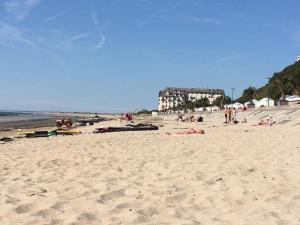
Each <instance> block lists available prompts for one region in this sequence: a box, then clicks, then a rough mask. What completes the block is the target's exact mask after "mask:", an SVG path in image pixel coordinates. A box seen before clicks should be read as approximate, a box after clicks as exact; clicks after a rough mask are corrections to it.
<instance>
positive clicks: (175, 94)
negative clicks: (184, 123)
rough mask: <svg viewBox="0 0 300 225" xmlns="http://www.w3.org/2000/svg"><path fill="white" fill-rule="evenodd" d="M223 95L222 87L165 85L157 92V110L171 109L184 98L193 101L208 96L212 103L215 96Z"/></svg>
mask: <svg viewBox="0 0 300 225" xmlns="http://www.w3.org/2000/svg"><path fill="white" fill-rule="evenodd" d="M223 95H224V90H222V89H209V88H172V87H167V88H165V89H164V90H161V91H160V92H159V99H158V101H159V105H158V110H159V111H162V110H168V109H172V108H174V107H176V106H178V105H179V104H180V103H182V102H183V101H184V100H185V99H187V100H189V101H192V102H194V101H196V100H198V99H201V98H208V100H209V102H210V103H212V102H213V101H214V100H215V99H216V98H217V97H220V96H223Z"/></svg>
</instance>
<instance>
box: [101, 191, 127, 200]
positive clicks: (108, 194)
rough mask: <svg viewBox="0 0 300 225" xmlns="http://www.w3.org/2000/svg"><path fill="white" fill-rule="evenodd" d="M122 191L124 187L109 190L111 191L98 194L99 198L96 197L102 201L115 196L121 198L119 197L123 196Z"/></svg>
mask: <svg viewBox="0 0 300 225" xmlns="http://www.w3.org/2000/svg"><path fill="white" fill-rule="evenodd" d="M124 191H125V190H124V189H120V190H117V191H111V192H108V193H105V194H103V195H101V196H100V199H98V200H97V202H100V203H104V202H107V201H110V200H113V199H115V198H121V197H123V196H125V194H124Z"/></svg>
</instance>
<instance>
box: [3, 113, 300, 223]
mask: <svg viewBox="0 0 300 225" xmlns="http://www.w3.org/2000/svg"><path fill="white" fill-rule="evenodd" d="M256 113H257V112H255V113H252V117H251V115H250V114H249V121H248V123H246V124H238V125H229V126H225V125H224V124H223V120H224V119H223V117H222V113H216V114H214V115H213V116H210V117H209V116H207V117H205V121H204V123H177V122H176V121H175V120H174V118H173V117H165V118H163V119H160V120H157V121H156V124H159V125H161V126H162V127H160V129H159V130H158V131H144V132H120V133H105V134H92V131H93V130H94V129H95V128H96V127H99V126H120V122H119V121H105V122H103V123H101V124H96V125H94V126H88V127H82V128H78V129H79V130H81V131H82V132H83V133H82V134H81V135H78V136H52V137H49V138H35V139H26V138H24V139H16V140H15V141H13V142H10V143H6V144H1V145H0V168H1V170H0V171H1V176H0V181H1V182H0V190H1V192H0V199H1V204H0V224H3V225H19V224H20V225H21V224H22V225H24V224H26V225H37V224H44V225H46V224H47V225H90V224H94V225H96V224H111V225H117V224H120V225H121V224H147V225H148V224H151V225H158V224H170V225H171V224H172V225H173V224H178V225H179V224H186V225H188V224H189V225H191V224H203V225H204V224H205V225H206V224H218V225H221V224H222V225H225V224H226V225H237V224H239V225H242V224H243V225H253V224H255V225H260V224H261V225H266V224H268V225H273V224H276V225H294V224H300V216H299V215H300V178H299V176H298V173H299V171H300V164H299V159H300V140H299V125H297V123H296V122H297V121H294V122H293V124H289V123H282V124H278V125H275V126H273V127H271V128H269V127H265V126H258V127H256V126H252V125H253V124H254V123H256V122H257V121H258V119H259V118H260V117H261V116H259V114H261V113H257V115H256V116H254V114H256ZM281 114H282V112H278V116H279V115H281ZM140 121H142V119H140ZM186 128H201V129H204V130H205V134H204V135H180V134H176V133H177V132H180V131H184V130H186ZM168 133H170V134H168Z"/></svg>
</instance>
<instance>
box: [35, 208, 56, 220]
mask: <svg viewBox="0 0 300 225" xmlns="http://www.w3.org/2000/svg"><path fill="white" fill-rule="evenodd" d="M33 215H34V216H37V217H42V218H50V217H52V215H53V211H52V210H51V209H42V210H40V211H38V212H36V213H34V214H33Z"/></svg>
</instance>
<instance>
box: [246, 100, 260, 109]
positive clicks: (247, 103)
mask: <svg viewBox="0 0 300 225" xmlns="http://www.w3.org/2000/svg"><path fill="white" fill-rule="evenodd" d="M257 102H258V101H257V100H256V99H253V100H252V103H253V104H254V105H255V104H256V103H257ZM252 103H251V102H250V101H248V102H245V104H244V105H245V106H246V108H248V105H250V104H252Z"/></svg>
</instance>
